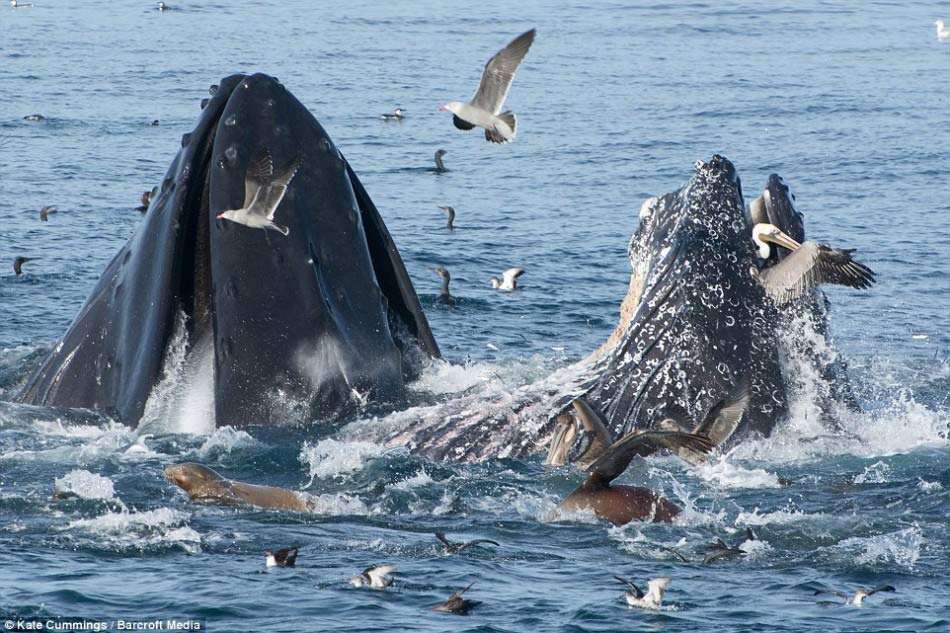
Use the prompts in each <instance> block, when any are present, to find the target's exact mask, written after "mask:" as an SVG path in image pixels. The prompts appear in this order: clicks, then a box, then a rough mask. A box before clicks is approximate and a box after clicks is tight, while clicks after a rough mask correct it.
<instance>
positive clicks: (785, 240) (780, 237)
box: [762, 229, 801, 251]
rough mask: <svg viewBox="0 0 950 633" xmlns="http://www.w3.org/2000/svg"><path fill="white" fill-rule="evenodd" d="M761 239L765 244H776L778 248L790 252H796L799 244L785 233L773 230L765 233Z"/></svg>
mask: <svg viewBox="0 0 950 633" xmlns="http://www.w3.org/2000/svg"><path fill="white" fill-rule="evenodd" d="M762 239H763V240H765V241H766V242H772V243H773V244H778V245H779V246H784V247H785V248H787V249H788V250H790V251H794V250H796V249H797V248H798V247H799V246H801V244H799V243H798V242H796V241H795V240H793V239H792V238H791V237H789V236H788V235H787V234H786V233H784V232H782V231H781V230H780V229H775V230H774V231H771V232H769V233H766V234H765V235H763V236H762Z"/></svg>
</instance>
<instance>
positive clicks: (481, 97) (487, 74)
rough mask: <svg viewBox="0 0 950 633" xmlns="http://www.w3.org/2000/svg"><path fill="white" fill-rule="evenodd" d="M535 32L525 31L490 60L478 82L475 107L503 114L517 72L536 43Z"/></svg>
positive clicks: (474, 99) (532, 30) (473, 99)
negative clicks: (532, 45) (502, 109)
mask: <svg viewBox="0 0 950 633" xmlns="http://www.w3.org/2000/svg"><path fill="white" fill-rule="evenodd" d="M534 32H535V31H534V29H531V30H530V31H525V32H524V33H522V34H521V35H519V36H518V37H516V38H515V39H513V40H512V41H511V42H510V43H509V44H508V46H506V47H504V48H503V49H501V50H500V51H498V52H497V53H495V56H494V57H492V58H491V59H489V60H488V63H487V64H485V70H483V71H482V80H481V81H480V82H478V89H477V90H475V95H474V96H473V97H472V101H471V103H472V105H473V106H475V107H478V108H481V109H483V110H488V111H489V112H491V113H492V114H498V113H499V112H501V107H502V105H504V103H505V99H506V98H507V97H508V90H509V89H510V88H511V82H512V81H513V80H514V78H515V72H517V70H518V66H520V65H521V61H522V60H523V59H524V56H525V55H527V54H528V49H529V48H531V43H532V42H534Z"/></svg>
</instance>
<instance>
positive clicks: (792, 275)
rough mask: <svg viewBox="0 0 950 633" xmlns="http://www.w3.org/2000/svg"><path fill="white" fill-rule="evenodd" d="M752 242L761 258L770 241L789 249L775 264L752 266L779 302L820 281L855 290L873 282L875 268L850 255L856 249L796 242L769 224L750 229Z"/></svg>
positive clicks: (764, 285) (798, 295)
mask: <svg viewBox="0 0 950 633" xmlns="http://www.w3.org/2000/svg"><path fill="white" fill-rule="evenodd" d="M752 241H753V242H755V244H756V246H757V247H758V249H759V256H760V257H761V258H762V259H768V258H769V255H771V254H772V248H771V246H769V243H772V244H777V245H779V246H782V247H784V248H787V249H788V250H790V251H791V253H789V254H788V255H786V256H785V258H784V259H783V260H782V261H780V262H779V263H777V264H775V265H774V266H769V267H767V268H765V269H763V270H756V269H753V272H752V274H753V276H754V277H756V278H757V279H758V281H759V283H761V284H762V286H763V287H764V288H765V290H766V292H768V293H769V295H770V296H771V297H772V298H773V299H774V300H775V301H777V302H778V303H786V302H788V301H791V300H793V299H797V298H799V297H802V296H804V295H805V294H807V293H808V292H809V291H811V290H812V289H813V288H816V287H817V286H819V285H820V284H823V283H831V284H838V285H841V286H850V287H851V288H858V289H864V288H870V287H871V284H873V283H874V271H872V270H871V269H870V268H868V267H867V266H865V265H864V264H860V263H858V262H856V261H854V259H852V258H851V253H853V252H854V250H855V249H842V248H832V247H831V246H829V245H827V244H821V243H819V242H813V241H811V240H808V241H805V242H803V243H798V242H796V241H795V240H794V239H792V238H791V237H789V236H788V235H787V234H786V233H784V232H782V230H781V229H779V228H778V227H777V226H775V225H773V224H768V223H760V224H756V225H755V226H754V227H753V228H752Z"/></svg>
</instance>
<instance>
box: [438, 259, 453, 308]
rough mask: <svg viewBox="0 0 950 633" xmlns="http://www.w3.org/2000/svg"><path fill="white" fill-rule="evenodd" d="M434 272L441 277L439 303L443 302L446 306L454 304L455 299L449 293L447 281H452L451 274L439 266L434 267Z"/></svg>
mask: <svg viewBox="0 0 950 633" xmlns="http://www.w3.org/2000/svg"><path fill="white" fill-rule="evenodd" d="M435 274H436V275H438V276H439V277H441V278H442V288H441V289H440V290H439V303H444V304H445V305H447V306H453V305H455V299H454V298H453V297H452V295H451V294H450V293H449V282H450V281H452V276H451V275H450V274H449V271H448V270H447V269H445V268H442V267H441V266H439V267H438V268H436V269H435Z"/></svg>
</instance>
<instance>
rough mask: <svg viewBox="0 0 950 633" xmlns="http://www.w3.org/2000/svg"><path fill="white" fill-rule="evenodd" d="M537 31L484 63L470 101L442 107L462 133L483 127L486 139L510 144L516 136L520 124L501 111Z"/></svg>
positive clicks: (518, 39) (509, 114) (521, 38)
mask: <svg viewBox="0 0 950 633" xmlns="http://www.w3.org/2000/svg"><path fill="white" fill-rule="evenodd" d="M534 34H535V30H534V29H531V30H530V31H526V32H524V33H522V34H521V35H519V36H518V37H516V38H515V39H514V40H512V41H511V43H509V44H508V45H507V46H505V47H504V48H503V49H501V50H500V51H498V52H497V53H495V56H494V57H492V58H491V59H489V60H488V63H487V64H485V70H484V71H482V79H481V81H480V82H479V83H478V88H477V89H476V90H475V94H474V95H473V96H472V99H471V101H468V102H462V101H450V102H448V103H446V104H445V105H444V106H442V107H441V108H439V110H441V111H443V112H451V113H452V115H453V116H452V122H453V123H454V124H455V127H457V128H458V129H460V130H471V129H472V128H475V127H480V128H482V129H484V130H485V140H488V141H491V142H492V143H507V142H508V141H510V140H512V139H513V138H514V137H515V131H516V128H517V124H518V121H517V119H516V118H515V114H514V112H510V111H508V112H502V111H501V109H502V107H503V106H504V105H505V99H506V98H507V97H508V90H509V89H510V88H511V82H512V81H513V80H514V78H515V73H516V72H517V71H518V66H520V65H521V62H522V60H524V57H525V55H527V54H528V49H530V48H531V44H532V42H534Z"/></svg>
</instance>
